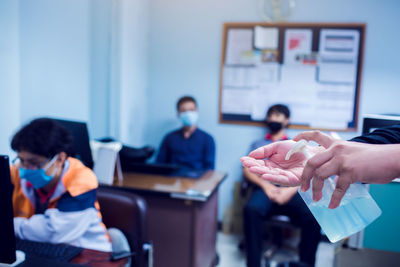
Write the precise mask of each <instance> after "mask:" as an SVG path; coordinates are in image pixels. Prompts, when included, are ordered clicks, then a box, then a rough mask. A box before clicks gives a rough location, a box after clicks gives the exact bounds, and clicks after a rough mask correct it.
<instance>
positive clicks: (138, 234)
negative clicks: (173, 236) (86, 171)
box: [97, 186, 148, 266]
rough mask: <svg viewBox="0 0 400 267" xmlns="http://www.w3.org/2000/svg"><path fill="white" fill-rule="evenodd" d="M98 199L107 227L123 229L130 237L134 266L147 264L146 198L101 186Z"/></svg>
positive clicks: (128, 237) (127, 236)
mask: <svg viewBox="0 0 400 267" xmlns="http://www.w3.org/2000/svg"><path fill="white" fill-rule="evenodd" d="M97 199H98V201H99V204H100V211H101V214H102V216H103V222H104V224H105V225H106V227H107V228H110V227H115V228H118V229H119V230H121V231H122V232H123V233H124V235H125V236H126V238H127V239H128V243H129V246H130V247H131V251H135V252H136V253H137V256H135V257H134V260H133V265H134V266H145V265H146V260H145V252H144V251H143V244H144V243H146V242H148V236H147V205H146V202H145V201H144V199H143V198H142V197H140V196H138V195H135V194H134V193H131V192H124V191H121V190H118V189H116V188H111V187H106V186H100V187H99V189H98V191H97Z"/></svg>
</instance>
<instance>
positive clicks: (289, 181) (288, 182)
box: [261, 171, 300, 186]
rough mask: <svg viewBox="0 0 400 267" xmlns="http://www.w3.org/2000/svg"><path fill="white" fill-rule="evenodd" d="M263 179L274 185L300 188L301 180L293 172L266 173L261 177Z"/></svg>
mask: <svg viewBox="0 0 400 267" xmlns="http://www.w3.org/2000/svg"><path fill="white" fill-rule="evenodd" d="M261 178H262V179H264V180H267V181H269V182H271V183H274V184H279V185H284V186H298V185H300V181H299V178H297V177H296V176H295V175H294V174H293V173H291V172H285V171H281V172H279V173H271V172H269V173H266V174H263V175H262V176H261Z"/></svg>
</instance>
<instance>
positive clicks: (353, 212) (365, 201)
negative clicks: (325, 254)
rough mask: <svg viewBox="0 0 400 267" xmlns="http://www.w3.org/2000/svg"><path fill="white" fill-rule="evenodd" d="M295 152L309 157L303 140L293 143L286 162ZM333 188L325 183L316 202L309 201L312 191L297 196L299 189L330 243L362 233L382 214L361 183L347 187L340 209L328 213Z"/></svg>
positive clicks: (332, 185) (330, 180)
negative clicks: (320, 196)
mask: <svg viewBox="0 0 400 267" xmlns="http://www.w3.org/2000/svg"><path fill="white" fill-rule="evenodd" d="M296 152H302V153H303V154H304V155H305V156H306V158H307V159H309V158H310V157H311V155H310V153H309V152H308V150H307V141H306V140H300V141H299V142H297V143H296V144H295V145H294V146H293V148H292V149H291V150H290V151H289V152H288V153H287V154H286V160H288V159H289V158H290V156H291V155H292V154H294V153H296ZM305 163H306V162H304V165H305ZM311 183H312V180H311ZM335 187H336V182H335V180H334V179H333V177H330V178H327V179H325V181H324V187H323V188H322V198H321V199H320V200H319V201H317V202H315V201H313V198H312V189H311V188H312V187H310V188H309V189H308V190H307V191H306V192H301V191H300V188H299V194H300V196H301V197H302V198H303V200H304V202H305V203H306V205H307V207H308V208H309V209H310V211H311V213H312V214H313V216H314V217H315V219H316V220H317V222H318V223H319V225H320V226H321V229H322V230H323V231H324V232H325V234H326V236H327V237H328V239H329V241H331V242H332V243H333V242H337V241H339V240H341V239H343V238H346V237H349V236H350V235H353V234H355V233H357V232H359V231H361V230H363V229H364V228H365V227H367V225H369V224H370V223H372V222H373V221H374V220H375V219H377V218H378V217H379V216H380V215H381V214H382V211H381V209H380V208H379V207H378V205H377V204H376V202H375V201H374V199H373V198H372V197H371V195H370V194H369V193H368V191H367V189H366V187H365V185H363V184H361V183H355V184H351V185H350V187H349V188H348V189H347V191H346V193H345V195H344V197H343V199H342V201H341V202H340V205H339V206H338V207H337V208H336V209H329V208H328V205H329V201H330V199H331V197H332V194H333V191H334V190H335Z"/></svg>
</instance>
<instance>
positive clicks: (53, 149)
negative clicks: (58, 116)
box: [11, 118, 72, 158]
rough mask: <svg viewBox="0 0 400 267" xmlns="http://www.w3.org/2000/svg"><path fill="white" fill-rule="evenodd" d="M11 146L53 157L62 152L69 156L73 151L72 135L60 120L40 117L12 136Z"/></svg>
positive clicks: (14, 148) (16, 149)
mask: <svg viewBox="0 0 400 267" xmlns="http://www.w3.org/2000/svg"><path fill="white" fill-rule="evenodd" d="M11 148H12V149H13V150H14V151H16V152H18V151H27V152H30V153H32V154H36V155H40V156H44V157H46V158H51V157H54V156H55V155H57V154H58V153H60V152H65V153H66V154H67V156H69V155H71V152H72V136H71V134H70V132H69V131H68V130H67V129H65V128H64V127H63V126H61V125H60V124H59V123H58V122H56V121H55V120H53V119H50V118H38V119H35V120H33V121H31V122H30V123H28V124H27V125H25V126H24V127H22V128H21V129H20V130H19V131H18V132H17V133H16V134H15V135H14V137H13V138H12V140H11Z"/></svg>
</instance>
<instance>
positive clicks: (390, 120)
mask: <svg viewBox="0 0 400 267" xmlns="http://www.w3.org/2000/svg"><path fill="white" fill-rule="evenodd" d="M395 124H400V115H365V117H364V121H363V130H362V134H368V133H371V132H373V131H374V130H376V129H378V128H383V127H389V126H393V125H395Z"/></svg>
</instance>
